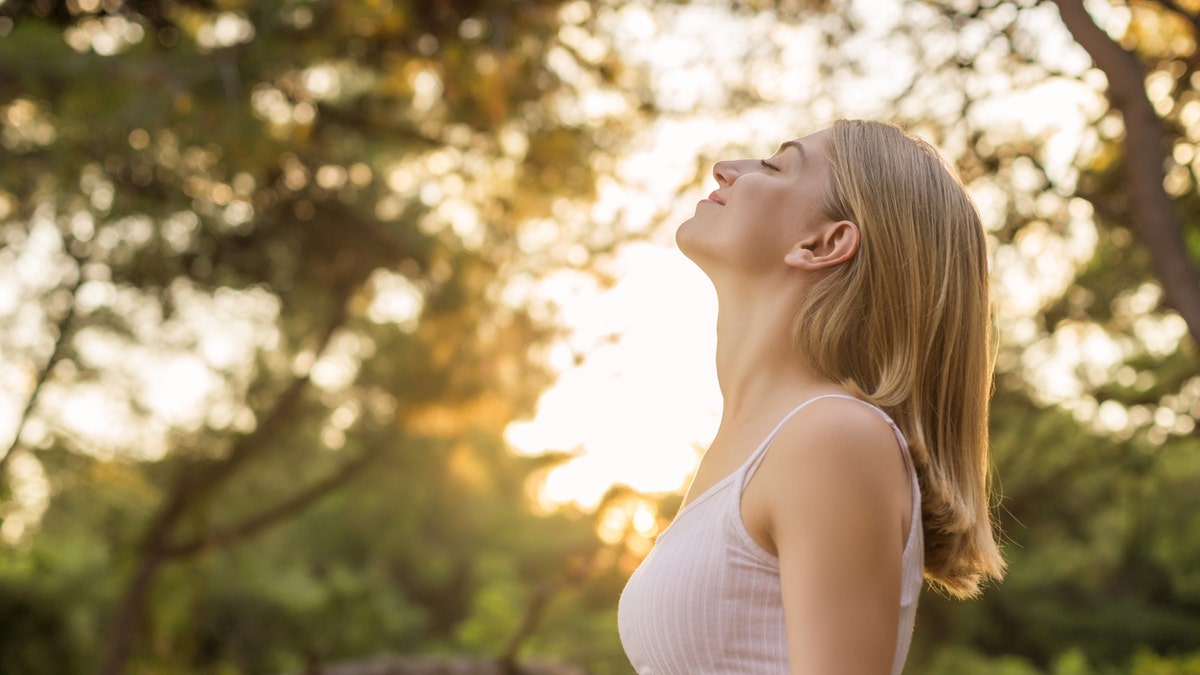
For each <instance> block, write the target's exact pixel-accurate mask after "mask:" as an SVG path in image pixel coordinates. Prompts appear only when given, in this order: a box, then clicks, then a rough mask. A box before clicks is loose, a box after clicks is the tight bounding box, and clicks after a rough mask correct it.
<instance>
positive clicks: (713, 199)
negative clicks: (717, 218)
mask: <svg viewBox="0 0 1200 675" xmlns="http://www.w3.org/2000/svg"><path fill="white" fill-rule="evenodd" d="M708 201H710V202H716V203H718V204H720V205H721V206H725V200H724V199H721V195H719V194H717V191H716V190H713V191H712V194H710V195H708Z"/></svg>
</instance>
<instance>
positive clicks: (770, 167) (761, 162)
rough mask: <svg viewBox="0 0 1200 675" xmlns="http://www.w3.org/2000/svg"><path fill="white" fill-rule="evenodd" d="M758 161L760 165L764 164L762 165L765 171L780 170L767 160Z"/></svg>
mask: <svg viewBox="0 0 1200 675" xmlns="http://www.w3.org/2000/svg"><path fill="white" fill-rule="evenodd" d="M758 161H759V163H760V164H762V165H763V168H764V169H770V170H771V171H778V170H779V167H777V166H775V165H774V164H772V163H770V162H768V161H767V160H765V159H760V160H758Z"/></svg>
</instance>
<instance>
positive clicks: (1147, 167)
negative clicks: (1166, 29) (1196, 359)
mask: <svg viewBox="0 0 1200 675" xmlns="http://www.w3.org/2000/svg"><path fill="white" fill-rule="evenodd" d="M1054 3H1055V4H1056V5H1058V11H1059V14H1060V15H1061V16H1062V20H1063V23H1064V24H1065V25H1066V27H1067V30H1069V31H1070V32H1071V35H1072V37H1074V38H1075V41H1076V42H1078V43H1079V44H1080V46H1082V47H1083V48H1084V50H1086V51H1087V53H1088V54H1089V55H1090V56H1091V57H1092V62H1093V63H1095V64H1096V67H1097V68H1099V69H1100V70H1101V71H1103V73H1104V75H1105V76H1106V77H1107V78H1108V100H1109V103H1110V104H1111V105H1112V107H1113V108H1115V109H1116V110H1118V111H1120V112H1121V115H1122V116H1123V117H1124V122H1125V172H1126V174H1127V175H1128V177H1129V193H1130V202H1131V204H1132V213H1131V218H1132V221H1133V222H1132V225H1133V227H1134V229H1135V230H1136V231H1137V232H1138V234H1139V235H1140V236H1141V239H1142V242H1143V244H1144V245H1145V246H1146V250H1147V251H1148V252H1149V254H1150V264H1151V266H1152V267H1153V269H1154V274H1155V276H1156V277H1158V281H1159V283H1161V284H1162V287H1163V295H1164V297H1165V299H1166V304H1167V305H1168V306H1170V307H1171V308H1172V309H1174V310H1175V311H1176V312H1179V315H1180V316H1181V317H1183V320H1184V321H1186V322H1187V326H1188V332H1190V333H1191V335H1192V340H1194V341H1195V342H1196V343H1197V344H1200V273H1198V272H1197V269H1196V264H1195V263H1194V262H1193V261H1192V258H1191V255H1190V254H1189V251H1188V247H1187V243H1186V242H1185V241H1184V237H1183V219H1182V218H1181V217H1180V216H1179V212H1178V210H1177V208H1176V205H1175V202H1174V200H1173V199H1172V198H1171V196H1170V195H1169V194H1167V191H1166V189H1165V188H1163V179H1164V178H1166V172H1165V167H1166V163H1167V151H1168V148H1167V135H1166V131H1165V130H1164V128H1163V121H1162V120H1161V119H1160V118H1159V117H1158V114H1157V113H1156V112H1155V111H1154V106H1153V105H1152V104H1151V102H1150V99H1149V97H1148V96H1147V95H1146V75H1145V71H1144V69H1143V68H1142V65H1141V64H1140V63H1139V62H1138V60H1137V57H1136V56H1135V55H1134V54H1131V53H1130V52H1128V51H1126V50H1125V48H1123V47H1122V46H1121V45H1120V44H1118V43H1117V42H1115V41H1114V40H1113V39H1112V38H1111V37H1109V36H1108V34H1107V33H1105V32H1104V31H1103V30H1102V29H1101V28H1100V27H1099V26H1097V25H1096V23H1095V22H1094V21H1093V20H1092V17H1091V15H1089V14H1088V13H1087V10H1086V9H1085V8H1084V6H1083V0H1054Z"/></svg>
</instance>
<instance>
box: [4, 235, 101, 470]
mask: <svg viewBox="0 0 1200 675" xmlns="http://www.w3.org/2000/svg"><path fill="white" fill-rule="evenodd" d="M63 245H64V247H65V248H66V249H67V254H68V255H70V256H71V258H72V259H73V260H74V261H75V264H76V272H77V273H76V275H75V281H74V283H72V284H71V285H70V286H69V287H68V291H69V292H70V294H71V301H70V303H69V304H68V305H67V311H65V312H63V315H62V316H61V317H59V319H58V321H57V323H56V324H55V328H56V329H57V331H58V337H57V338H56V339H55V340H54V350H53V351H51V352H50V357H49V358H48V359H46V363H45V364H44V365H43V366H42V368H41V370H39V371H38V375H37V380H36V381H35V382H34V383H33V390H32V391H30V392H29V398H28V400H26V402H25V409H24V410H22V411H21V414H20V416H19V417H18V418H17V428H16V429H15V430H13V436H12V442H11V443H9V445H8V447H7V448H5V450H4V454H2V455H0V480H3V479H4V470H5V468H7V465H8V460H9V459H11V458H12V455H13V452H14V451H15V450H16V449H17V447H18V446H20V444H21V433H22V432H23V431H25V425H26V424H27V423H28V422H29V417H30V416H31V415H32V414H33V408H34V406H36V405H37V402H38V399H39V397H40V396H41V393H42V387H43V386H45V384H46V381H47V380H49V379H50V372H51V371H53V370H54V366H56V365H58V362H59V361H61V360H62V356H63V352H65V351H66V346H67V342H68V337H67V332H68V331H69V330H70V327H71V323H72V322H73V321H74V320H75V306H76V305H75V298H76V296H77V295H78V293H79V287H80V285H82V284H83V261H82V260H80V259H79V258H77V257H76V256H74V255H71V252H70V247H71V240H70V238H64V241H63Z"/></svg>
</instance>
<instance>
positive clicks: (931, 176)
mask: <svg viewBox="0 0 1200 675" xmlns="http://www.w3.org/2000/svg"><path fill="white" fill-rule="evenodd" d="M829 132H830V133H829V136H828V153H829V161H830V164H831V173H830V185H829V188H828V191H827V193H826V195H825V203H824V204H823V207H824V210H825V212H826V213H825V215H827V216H828V217H830V218H831V219H833V220H849V221H852V222H854V223H856V224H857V225H858V228H859V231H860V244H859V250H858V253H857V254H856V255H855V256H854V258H852V259H851V260H850V261H848V262H847V263H846V264H843V265H840V266H838V267H837V268H835V269H834V270H833V271H831V272H830V273H829V274H828V275H827V276H825V277H823V278H822V279H820V280H819V281H818V282H817V283H816V285H815V287H814V289H813V291H812V292H811V293H810V294H809V295H808V296H806V299H805V301H804V303H803V304H802V306H801V307H800V308H799V311H798V312H797V314H796V320H795V322H794V325H793V338H794V340H795V343H796V346H797V347H798V348H799V349H800V350H801V353H802V354H804V356H805V357H806V358H807V359H808V360H809V362H810V364H811V365H812V367H813V368H814V369H816V371H817V372H818V373H820V374H821V375H822V376H824V377H827V378H829V379H831V380H833V381H836V382H841V383H843V384H844V385H845V386H847V387H848V388H849V389H851V390H852V391H854V392H855V393H856V394H857V395H859V396H861V397H862V398H864V399H866V400H869V401H871V402H872V403H874V404H876V405H878V406H880V407H881V408H883V409H884V410H886V411H887V412H888V414H889V415H891V416H892V418H893V419H894V420H895V421H896V423H897V424H898V425H899V426H900V429H901V431H902V432H903V433H904V435H905V437H906V438H907V440H908V443H909V448H910V452H911V453H912V457H913V460H914V464H915V465H916V467H917V476H918V480H919V483H920V487H921V515H922V519H923V525H924V535H925V576H926V578H928V579H929V580H931V581H933V582H935V583H936V584H938V585H940V586H942V587H943V588H944V589H945V590H946V591H948V592H949V593H950V594H952V595H955V596H958V597H970V596H974V595H977V594H978V593H979V586H980V584H981V583H982V582H983V581H984V580H985V579H986V578H987V577H993V578H996V579H999V578H1001V577H1003V575H1004V561H1003V559H1002V558H1001V557H1000V552H999V549H998V547H997V544H996V537H995V534H994V531H993V524H992V519H991V515H990V503H989V502H990V470H989V469H990V467H989V464H988V427H987V423H988V422H987V420H988V401H989V398H990V396H991V387H992V371H993V358H992V350H991V319H990V306H989V304H988V272H987V267H988V264H987V242H986V238H985V234H984V231H983V226H982V224H981V222H980V219H979V213H978V211H977V210H976V209H975V206H974V204H973V203H972V202H971V199H970V197H969V196H968V195H967V194H966V192H965V190H964V189H963V186H962V183H961V182H959V180H958V178H956V176H955V174H954V172H953V170H952V169H950V168H949V167H948V166H947V165H946V163H945V161H944V160H942V158H941V156H940V155H939V154H938V153H937V151H936V150H934V149H933V148H932V147H931V146H930V145H929V144H928V143H925V142H924V141H922V140H920V139H917V138H915V137H912V136H909V135H908V134H906V133H905V132H903V131H901V130H900V129H898V128H896V127H894V126H891V125H888V124H883V123H880V122H868V121H861V120H842V121H838V122H836V123H834V125H833V126H832V127H831V128H830V130H829Z"/></svg>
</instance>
